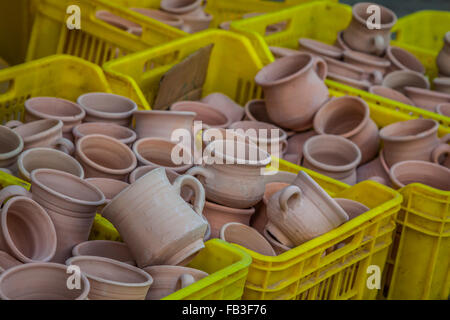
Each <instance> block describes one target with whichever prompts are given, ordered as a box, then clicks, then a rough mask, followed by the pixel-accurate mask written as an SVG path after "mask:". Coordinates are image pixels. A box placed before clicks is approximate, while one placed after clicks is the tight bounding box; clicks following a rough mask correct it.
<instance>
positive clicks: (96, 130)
mask: <svg viewBox="0 0 450 320" xmlns="http://www.w3.org/2000/svg"><path fill="white" fill-rule="evenodd" d="M72 134H73V136H74V138H75V142H78V140H79V139H81V138H83V137H84V136H88V135H92V134H101V135H104V136H108V137H111V138H114V139H117V140H119V141H120V142H122V143H124V144H126V145H127V146H131V145H132V144H133V143H134V142H135V141H136V133H135V132H134V131H133V130H131V129H128V128H125V127H122V126H119V125H117V124H114V123H107V122H86V123H83V124H80V125H78V126H76V127H75V128H73V131H72Z"/></svg>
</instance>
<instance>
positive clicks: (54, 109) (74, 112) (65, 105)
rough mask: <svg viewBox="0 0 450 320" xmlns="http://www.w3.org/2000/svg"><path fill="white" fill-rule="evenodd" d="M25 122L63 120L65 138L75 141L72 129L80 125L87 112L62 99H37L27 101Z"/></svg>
mask: <svg viewBox="0 0 450 320" xmlns="http://www.w3.org/2000/svg"><path fill="white" fill-rule="evenodd" d="M25 111H26V112H25V122H27V123H28V122H33V121H36V120H41V119H53V120H61V121H62V122H63V127H62V132H63V137H64V138H66V139H69V140H70V141H73V135H72V129H73V128H74V127H75V126H77V125H79V124H80V123H81V121H83V119H84V117H85V116H86V112H85V111H84V110H83V108H81V107H80V106H79V105H78V104H76V103H74V102H72V101H69V100H65V99H60V98H54V97H37V98H31V99H28V100H27V101H25Z"/></svg>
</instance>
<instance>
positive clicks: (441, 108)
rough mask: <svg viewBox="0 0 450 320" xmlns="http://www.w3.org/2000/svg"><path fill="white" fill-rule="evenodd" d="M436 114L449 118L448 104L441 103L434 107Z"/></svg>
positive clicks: (449, 104)
mask: <svg viewBox="0 0 450 320" xmlns="http://www.w3.org/2000/svg"><path fill="white" fill-rule="evenodd" d="M436 112H437V113H439V114H440V115H443V116H444V117H450V103H442V104H438V105H437V106H436Z"/></svg>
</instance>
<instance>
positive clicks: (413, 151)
mask: <svg viewBox="0 0 450 320" xmlns="http://www.w3.org/2000/svg"><path fill="white" fill-rule="evenodd" d="M438 129H439V123H438V122H437V121H435V120H432V119H413V120H408V121H401V122H396V123H393V124H391V125H388V126H386V127H384V128H383V129H381V130H380V137H381V139H382V140H383V144H384V158H385V160H386V163H387V165H388V167H389V168H390V167H392V166H393V165H394V164H396V163H398V162H401V161H406V160H422V161H432V160H433V159H439V158H440V157H441V156H442V155H443V153H445V152H447V151H446V150H448V145H447V143H448V141H449V139H450V135H446V136H444V137H443V138H442V139H441V140H440V139H439V138H438V136H437V132H438Z"/></svg>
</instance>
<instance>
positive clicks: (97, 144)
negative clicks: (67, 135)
mask: <svg viewBox="0 0 450 320" xmlns="http://www.w3.org/2000/svg"><path fill="white" fill-rule="evenodd" d="M75 157H76V159H77V160H78V161H79V162H80V163H81V165H82V166H83V169H84V174H85V177H86V178H110V179H116V180H121V181H127V179H128V175H129V174H130V173H131V171H133V170H134V169H135V168H136V165H137V160H136V156H135V155H134V154H133V152H132V151H131V150H130V148H128V146H127V145H125V144H123V143H122V142H120V141H119V140H116V139H114V138H111V137H108V136H104V135H97V134H95V135H88V136H85V137H83V138H81V139H80V140H78V142H77V148H76V154H75Z"/></svg>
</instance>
